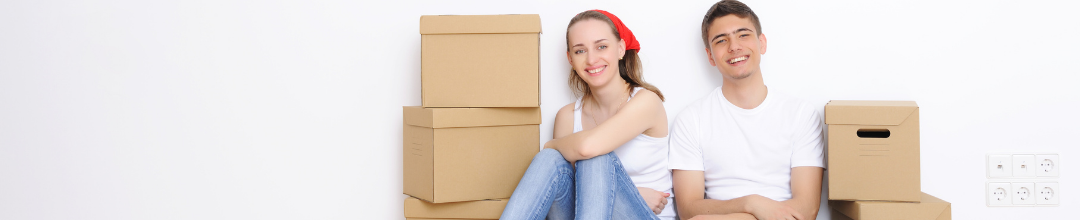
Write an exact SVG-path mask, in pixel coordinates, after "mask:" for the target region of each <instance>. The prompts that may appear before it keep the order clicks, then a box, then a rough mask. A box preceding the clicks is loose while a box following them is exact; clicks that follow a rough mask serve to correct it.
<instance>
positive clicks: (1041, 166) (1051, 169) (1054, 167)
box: [1035, 154, 1061, 177]
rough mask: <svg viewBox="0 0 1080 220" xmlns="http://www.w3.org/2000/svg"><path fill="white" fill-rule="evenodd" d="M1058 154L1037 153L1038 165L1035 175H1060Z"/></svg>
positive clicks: (1036, 161) (1036, 160)
mask: <svg viewBox="0 0 1080 220" xmlns="http://www.w3.org/2000/svg"><path fill="white" fill-rule="evenodd" d="M1058 161H1059V160H1058V155H1057V154H1039V155H1035V163H1036V164H1038V167H1037V168H1036V170H1035V173H1036V174H1035V175H1036V176H1040V177H1056V176H1058V168H1060V167H1061V166H1060V165H1059V164H1058Z"/></svg>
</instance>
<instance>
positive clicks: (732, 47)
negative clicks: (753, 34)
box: [728, 43, 742, 53]
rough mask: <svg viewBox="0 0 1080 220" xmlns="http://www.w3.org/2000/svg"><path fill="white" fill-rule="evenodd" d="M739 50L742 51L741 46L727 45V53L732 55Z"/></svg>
mask: <svg viewBox="0 0 1080 220" xmlns="http://www.w3.org/2000/svg"><path fill="white" fill-rule="evenodd" d="M740 50H742V45H739V44H736V43H731V44H728V53H734V52H738V51H740Z"/></svg>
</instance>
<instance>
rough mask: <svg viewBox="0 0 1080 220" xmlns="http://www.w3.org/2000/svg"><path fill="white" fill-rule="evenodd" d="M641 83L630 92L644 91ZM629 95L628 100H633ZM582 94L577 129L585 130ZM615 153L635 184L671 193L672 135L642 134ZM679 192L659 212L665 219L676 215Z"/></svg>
mask: <svg viewBox="0 0 1080 220" xmlns="http://www.w3.org/2000/svg"><path fill="white" fill-rule="evenodd" d="M641 89H643V88H641V87H635V88H634V91H633V92H631V93H630V98H634V95H636V94H637V93H638V91H641ZM630 98H627V99H626V101H630ZM581 100H582V99H581V98H578V100H577V103H575V104H574V133H577V132H580V131H582V130H583V129H582V126H581V123H582V122H581V119H582V118H581V105H582V102H581ZM615 155H616V156H618V157H619V160H620V161H622V164H623V169H625V170H626V174H628V175H629V176H630V180H632V181H633V182H634V186H637V187H646V188H650V189H653V190H656V191H660V192H665V193H671V170H670V169H668V136H667V135H664V137H661V138H656V137H650V136H648V135H645V134H638V135H637V136H636V137H634V139H631V140H630V141H627V142H626V143H625V144H623V145H622V146H619V148H615ZM674 199H675V194H674V193H671V197H668V204H667V207H664V211H663V212H662V213H660V214H659V215H657V216H658V217H660V218H661V219H674V218H675V209H674V207H673V206H674V204H675V203H674Z"/></svg>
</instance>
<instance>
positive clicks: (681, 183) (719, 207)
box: [671, 170, 749, 219]
mask: <svg viewBox="0 0 1080 220" xmlns="http://www.w3.org/2000/svg"><path fill="white" fill-rule="evenodd" d="M671 178H672V184H673V187H674V191H675V202H676V203H675V204H678V205H677V207H678V212H679V216H680V217H681V218H683V219H690V218H692V217H694V216H697V215H722V214H730V213H749V212H748V211H747V210H746V209H745V207H746V200H747V199H746V197H741V198H737V199H732V200H715V199H705V172H704V171H699V170H672V171H671Z"/></svg>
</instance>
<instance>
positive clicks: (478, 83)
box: [420, 14, 540, 107]
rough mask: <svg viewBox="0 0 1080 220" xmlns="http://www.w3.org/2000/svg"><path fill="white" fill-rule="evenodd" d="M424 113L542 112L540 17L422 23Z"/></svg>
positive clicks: (447, 18)
mask: <svg viewBox="0 0 1080 220" xmlns="http://www.w3.org/2000/svg"><path fill="white" fill-rule="evenodd" d="M420 41H421V46H420V50H421V51H420V72H421V74H420V80H421V88H422V89H423V90H422V91H421V93H422V94H423V97H422V99H423V106H424V107H540V15H535V14H523V15H427V16H421V17H420Z"/></svg>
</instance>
